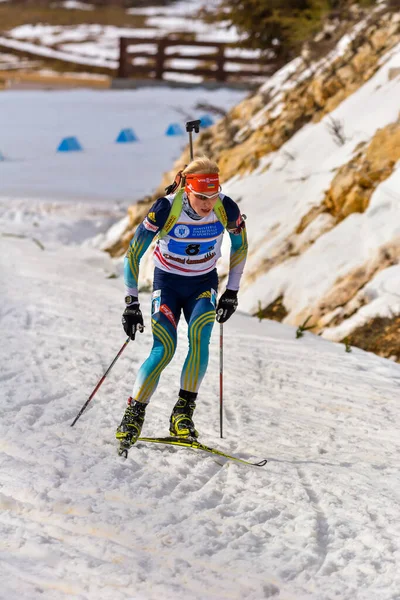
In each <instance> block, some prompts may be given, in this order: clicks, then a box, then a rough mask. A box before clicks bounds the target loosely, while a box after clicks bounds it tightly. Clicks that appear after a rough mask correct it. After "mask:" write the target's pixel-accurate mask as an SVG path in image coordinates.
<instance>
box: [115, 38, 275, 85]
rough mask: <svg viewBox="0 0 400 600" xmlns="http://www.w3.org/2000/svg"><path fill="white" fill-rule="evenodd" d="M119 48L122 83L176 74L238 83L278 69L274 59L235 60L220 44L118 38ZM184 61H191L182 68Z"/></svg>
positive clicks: (232, 50)
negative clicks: (131, 79) (134, 79)
mask: <svg viewBox="0 0 400 600" xmlns="http://www.w3.org/2000/svg"><path fill="white" fill-rule="evenodd" d="M140 46H142V49H140ZM143 46H144V48H143ZM119 48H120V54H119V68H118V75H117V77H118V78H121V79H123V78H127V77H134V78H139V77H141V78H145V79H155V80H162V79H164V75H165V74H166V73H168V74H169V73H176V74H183V75H196V76H201V77H202V78H203V80H216V81H220V82H228V81H232V80H234V81H241V80H243V79H246V78H247V79H248V78H254V77H267V76H268V75H271V73H273V72H274V71H275V70H276V69H277V68H278V66H279V65H278V64H277V60H276V58H273V59H272V58H271V59H269V58H250V57H245V56H238V55H237V54H238V49H237V48H234V47H231V46H229V45H228V44H224V43H221V42H195V41H187V40H184V39H171V38H160V39H157V40H151V39H150V40H149V39H146V38H128V37H123V38H120V45H119ZM196 48H197V49H198V51H197V52H196ZM192 49H193V50H192ZM201 49H203V52H201ZM185 61H190V64H187V63H186V64H185ZM194 62H195V63H196V64H195V65H194V64H193V63H194ZM182 63H183V66H181V65H182ZM243 66H244V67H243ZM232 67H233V68H232Z"/></svg>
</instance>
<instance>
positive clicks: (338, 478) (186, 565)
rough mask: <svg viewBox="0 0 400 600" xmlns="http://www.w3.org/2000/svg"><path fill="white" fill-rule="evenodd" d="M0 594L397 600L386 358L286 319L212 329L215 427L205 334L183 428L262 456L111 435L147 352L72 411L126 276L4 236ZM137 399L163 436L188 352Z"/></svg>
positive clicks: (117, 341) (109, 355)
mask: <svg viewBox="0 0 400 600" xmlns="http://www.w3.org/2000/svg"><path fill="white" fill-rule="evenodd" d="M0 256H1V259H0V260H1V263H0V264H1V275H2V277H1V290H0V293H1V298H2V303H1V312H0V336H1V340H2V343H1V354H0V364H1V406H2V419H1V423H0V439H1V445H0V452H1V453H0V463H1V468H0V506H1V509H2V510H1V513H0V540H1V541H0V548H1V552H0V571H1V573H2V577H1V579H2V586H1V590H0V598H1V599H2V600H3V599H4V600H8V599H9V598H11V597H13V596H14V595H15V594H16V593H18V597H19V598H20V599H21V600H37V599H39V598H40V599H41V600H43V599H46V600H47V599H48V600H58V599H64V598H73V599H76V600H78V599H79V600H86V599H90V600H92V599H93V600H94V599H96V600H98V599H101V600H108V599H110V600H111V599H112V600H119V599H121V600H122V599H124V600H126V599H129V600H133V599H135V600H142V599H146V600H150V599H151V600H153V599H154V600H155V599H156V598H159V597H163V598H165V599H167V600H169V599H171V600H172V599H173V598H176V597H177V596H182V595H185V596H186V595H189V596H190V597H191V598H193V600H197V599H198V600H205V599H206V600H221V599H223V598H230V599H241V598H246V599H248V600H260V599H261V598H278V597H279V598H282V599H286V600H289V599H290V600H303V599H308V600H311V599H312V600H328V599H331V598H332V599H333V598H340V599H341V600H347V599H348V600H350V599H351V600H354V599H357V600H375V599H376V598H379V599H380V600H395V599H398V598H399V590H400V575H399V573H400V568H399V567H400V548H399V546H400V543H399V540H400V535H399V534H400V529H399V523H400V520H399V516H400V512H399V508H400V482H399V474H398V473H399V438H398V431H397V429H398V427H397V424H398V420H399V405H398V401H397V399H398V394H399V388H400V366H399V365H397V364H395V363H391V362H390V361H386V360H384V359H381V358H378V357H376V356H374V355H371V354H367V353H364V352H363V351H359V350H353V352H352V353H350V354H348V353H346V352H345V350H344V347H343V346H341V345H336V344H332V343H330V342H327V341H324V340H322V339H321V338H318V337H315V336H313V335H311V334H307V335H306V336H305V337H304V338H302V339H299V340H296V339H295V330H294V329H293V328H291V327H289V326H284V325H280V324H276V323H272V322H271V323H268V322H265V321H263V322H261V323H258V322H257V321H256V320H255V319H251V318H250V317H246V316H245V315H236V316H235V317H234V318H233V319H232V321H231V322H230V323H229V324H227V325H226V326H225V417H224V419H225V420H224V429H225V438H224V439H223V440H220V439H219V420H218V415H219V402H218V372H219V371H218V328H215V330H214V334H213V339H212V344H211V361H210V367H209V371H208V374H207V376H206V379H205V381H204V383H203V386H202V389H201V394H200V400H199V403H198V409H197V411H196V424H197V427H198V428H199V430H200V432H201V439H202V440H203V441H204V442H205V443H208V444H212V445H215V446H218V447H220V448H222V449H225V450H226V451H228V452H235V453H237V454H238V455H240V456H242V457H244V458H246V457H247V458H250V459H261V458H268V460H269V462H268V464H267V466H266V467H264V468H263V469H257V468H255V467H246V466H242V465H239V464H233V463H229V462H226V461H225V460H222V459H218V460H214V459H213V458H210V457H209V456H208V455H204V454H201V453H198V452H195V451H190V450H187V449H170V448H160V447H156V446H154V445H153V446H146V445H143V444H141V445H139V444H138V445H137V446H136V447H135V448H133V449H132V450H131V453H130V455H129V457H128V459H127V460H126V461H125V460H123V459H121V458H119V457H118V456H117V454H116V443H115V440H114V430H115V428H116V425H117V424H118V422H119V419H120V418H121V416H122V413H123V410H124V405H125V400H126V398H127V396H128V395H129V393H130V389H131V385H132V383H133V379H134V376H135V373H136V371H137V368H138V366H139V364H140V363H141V361H142V360H143V359H144V358H145V357H146V355H147V353H148V352H149V349H150V346H151V335H150V331H149V298H148V297H147V296H146V295H143V296H142V303H143V307H144V312H145V314H146V319H145V320H146V325H147V328H146V332H145V333H144V334H143V335H141V336H139V337H138V339H137V341H135V342H133V343H132V342H131V343H130V344H129V345H128V347H127V349H126V350H125V352H124V354H123V355H122V357H121V358H120V360H119V362H117V364H116V366H115V367H114V370H113V371H112V372H111V374H110V375H109V377H108V379H106V381H105V383H104V384H103V386H102V387H101V388H100V390H99V392H98V393H97V395H96V396H95V397H94V399H93V401H92V402H91V404H90V405H89V408H88V409H87V411H86V412H85V413H84V414H83V416H82V417H81V418H80V420H79V421H78V422H77V424H76V425H75V427H74V428H73V429H72V428H71V427H70V423H71V422H72V420H73V418H74V417H75V415H76V414H77V413H78V411H79V409H80V408H81V406H82V405H83V403H84V402H85V400H86V399H87V397H88V396H89V394H90V392H91V391H92V389H93V388H94V386H95V384H96V383H97V381H98V380H99V378H100V377H101V375H102V374H103V372H104V371H105V370H106V368H107V367H108V365H109V364H110V363H111V361H112V359H113V357H114V356H115V354H116V352H117V351H118V349H119V348H120V347H121V345H122V343H123V341H124V339H125V337H124V334H123V331H122V328H121V326H120V313H121V308H122V306H121V305H122V302H121V296H122V287H123V286H122V281H121V279H120V278H118V279H109V275H111V274H113V273H114V272H115V265H114V264H113V263H112V261H111V259H109V257H108V256H107V255H104V254H102V253H100V252H99V251H97V250H90V249H87V248H86V249H84V248H82V247H73V246H64V247H52V248H50V249H47V248H46V250H42V249H41V248H40V247H39V246H38V245H36V244H34V243H33V242H32V241H31V240H29V239H13V238H4V237H3V238H0ZM184 336H185V331H184V328H182V329H181V332H180V337H179V343H178V352H177V355H176V357H175V358H174V360H173V362H172V363H171V365H170V366H169V368H168V369H167V370H166V372H165V373H164V375H163V377H162V380H161V383H160V386H159V388H158V390H157V392H156V394H155V396H154V398H153V401H152V403H151V405H150V407H149V409H148V411H147V420H146V423H145V428H144V433H145V434H147V435H151V434H165V433H166V432H167V426H168V417H169V413H170V410H171V408H172V406H173V403H174V401H175V396H176V394H177V391H178V387H179V372H180V367H181V365H182V363H183V360H184V355H185V339H184Z"/></svg>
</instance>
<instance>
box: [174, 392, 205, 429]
mask: <svg viewBox="0 0 400 600" xmlns="http://www.w3.org/2000/svg"><path fill="white" fill-rule="evenodd" d="M196 398H197V394H196V393H195V392H186V391H185V390H180V392H179V398H178V402H177V403H176V404H175V406H174V408H173V410H172V413H171V418H170V425H169V432H170V434H171V435H173V436H174V437H180V438H195V439H197V438H198V436H199V434H198V433H197V431H196V429H195V427H194V423H193V421H192V417H193V412H194V409H195V408H196Z"/></svg>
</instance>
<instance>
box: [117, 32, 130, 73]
mask: <svg viewBox="0 0 400 600" xmlns="http://www.w3.org/2000/svg"><path fill="white" fill-rule="evenodd" d="M127 48H128V38H123V37H121V38H119V65H118V77H119V78H120V79H124V78H125V77H128V68H127V67H128V61H127Z"/></svg>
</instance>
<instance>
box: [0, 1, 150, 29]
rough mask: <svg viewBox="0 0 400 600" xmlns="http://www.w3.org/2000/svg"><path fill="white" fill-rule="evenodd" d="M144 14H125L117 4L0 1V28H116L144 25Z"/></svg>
mask: <svg viewBox="0 0 400 600" xmlns="http://www.w3.org/2000/svg"><path fill="white" fill-rule="evenodd" d="M145 21H146V17H144V16H143V15H138V16H134V15H128V14H127V13H126V11H125V10H124V9H123V8H121V7H118V6H109V7H98V8H95V9H94V10H67V9H64V8H60V7H56V8H50V7H46V6H35V5H33V4H28V5H22V6H21V5H15V4H12V3H8V2H6V3H4V4H3V3H1V4H0V27H1V31H3V32H7V31H9V30H10V29H13V28H14V27H18V26H20V25H25V24H32V25H35V24H38V23H41V24H45V25H63V26H67V25H81V24H99V25H115V26H116V27H145Z"/></svg>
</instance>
